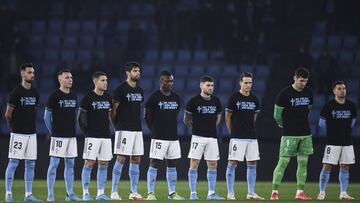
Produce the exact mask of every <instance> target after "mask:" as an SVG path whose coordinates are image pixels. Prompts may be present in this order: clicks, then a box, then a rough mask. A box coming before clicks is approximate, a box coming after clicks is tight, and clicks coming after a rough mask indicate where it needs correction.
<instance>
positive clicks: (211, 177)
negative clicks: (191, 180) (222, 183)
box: [207, 169, 217, 192]
mask: <svg viewBox="0 0 360 203" xmlns="http://www.w3.org/2000/svg"><path fill="white" fill-rule="evenodd" d="M216 176H217V171H216V169H208V170H207V180H208V187H209V192H215V185H216Z"/></svg>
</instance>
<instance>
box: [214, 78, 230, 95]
mask: <svg viewBox="0 0 360 203" xmlns="http://www.w3.org/2000/svg"><path fill="white" fill-rule="evenodd" d="M216 91H218V92H222V93H231V92H233V91H234V85H233V80H229V79H228V78H222V79H220V80H219V83H218V90H216Z"/></svg>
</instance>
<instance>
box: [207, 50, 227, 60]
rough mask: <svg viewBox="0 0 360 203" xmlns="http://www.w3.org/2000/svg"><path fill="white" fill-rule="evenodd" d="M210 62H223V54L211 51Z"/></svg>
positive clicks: (219, 51) (218, 51)
mask: <svg viewBox="0 0 360 203" xmlns="http://www.w3.org/2000/svg"><path fill="white" fill-rule="evenodd" d="M210 60H212V61H223V60H224V52H223V51H221V50H213V51H211V52H210Z"/></svg>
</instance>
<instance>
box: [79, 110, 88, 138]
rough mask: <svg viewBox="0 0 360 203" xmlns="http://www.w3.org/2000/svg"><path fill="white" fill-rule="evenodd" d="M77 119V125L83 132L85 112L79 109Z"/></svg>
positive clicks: (85, 125)
mask: <svg viewBox="0 0 360 203" xmlns="http://www.w3.org/2000/svg"><path fill="white" fill-rule="evenodd" d="M77 121H78V123H79V127H80V130H81V132H82V133H83V134H84V133H85V132H86V129H87V119H86V112H85V111H84V110H81V109H80V110H79V113H78V117H77Z"/></svg>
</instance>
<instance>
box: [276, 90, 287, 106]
mask: <svg viewBox="0 0 360 203" xmlns="http://www.w3.org/2000/svg"><path fill="white" fill-rule="evenodd" d="M286 103H287V101H286V94H285V92H284V91H281V92H280V93H279V95H278V96H277V99H276V105H278V106H280V107H285V106H286Z"/></svg>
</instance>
